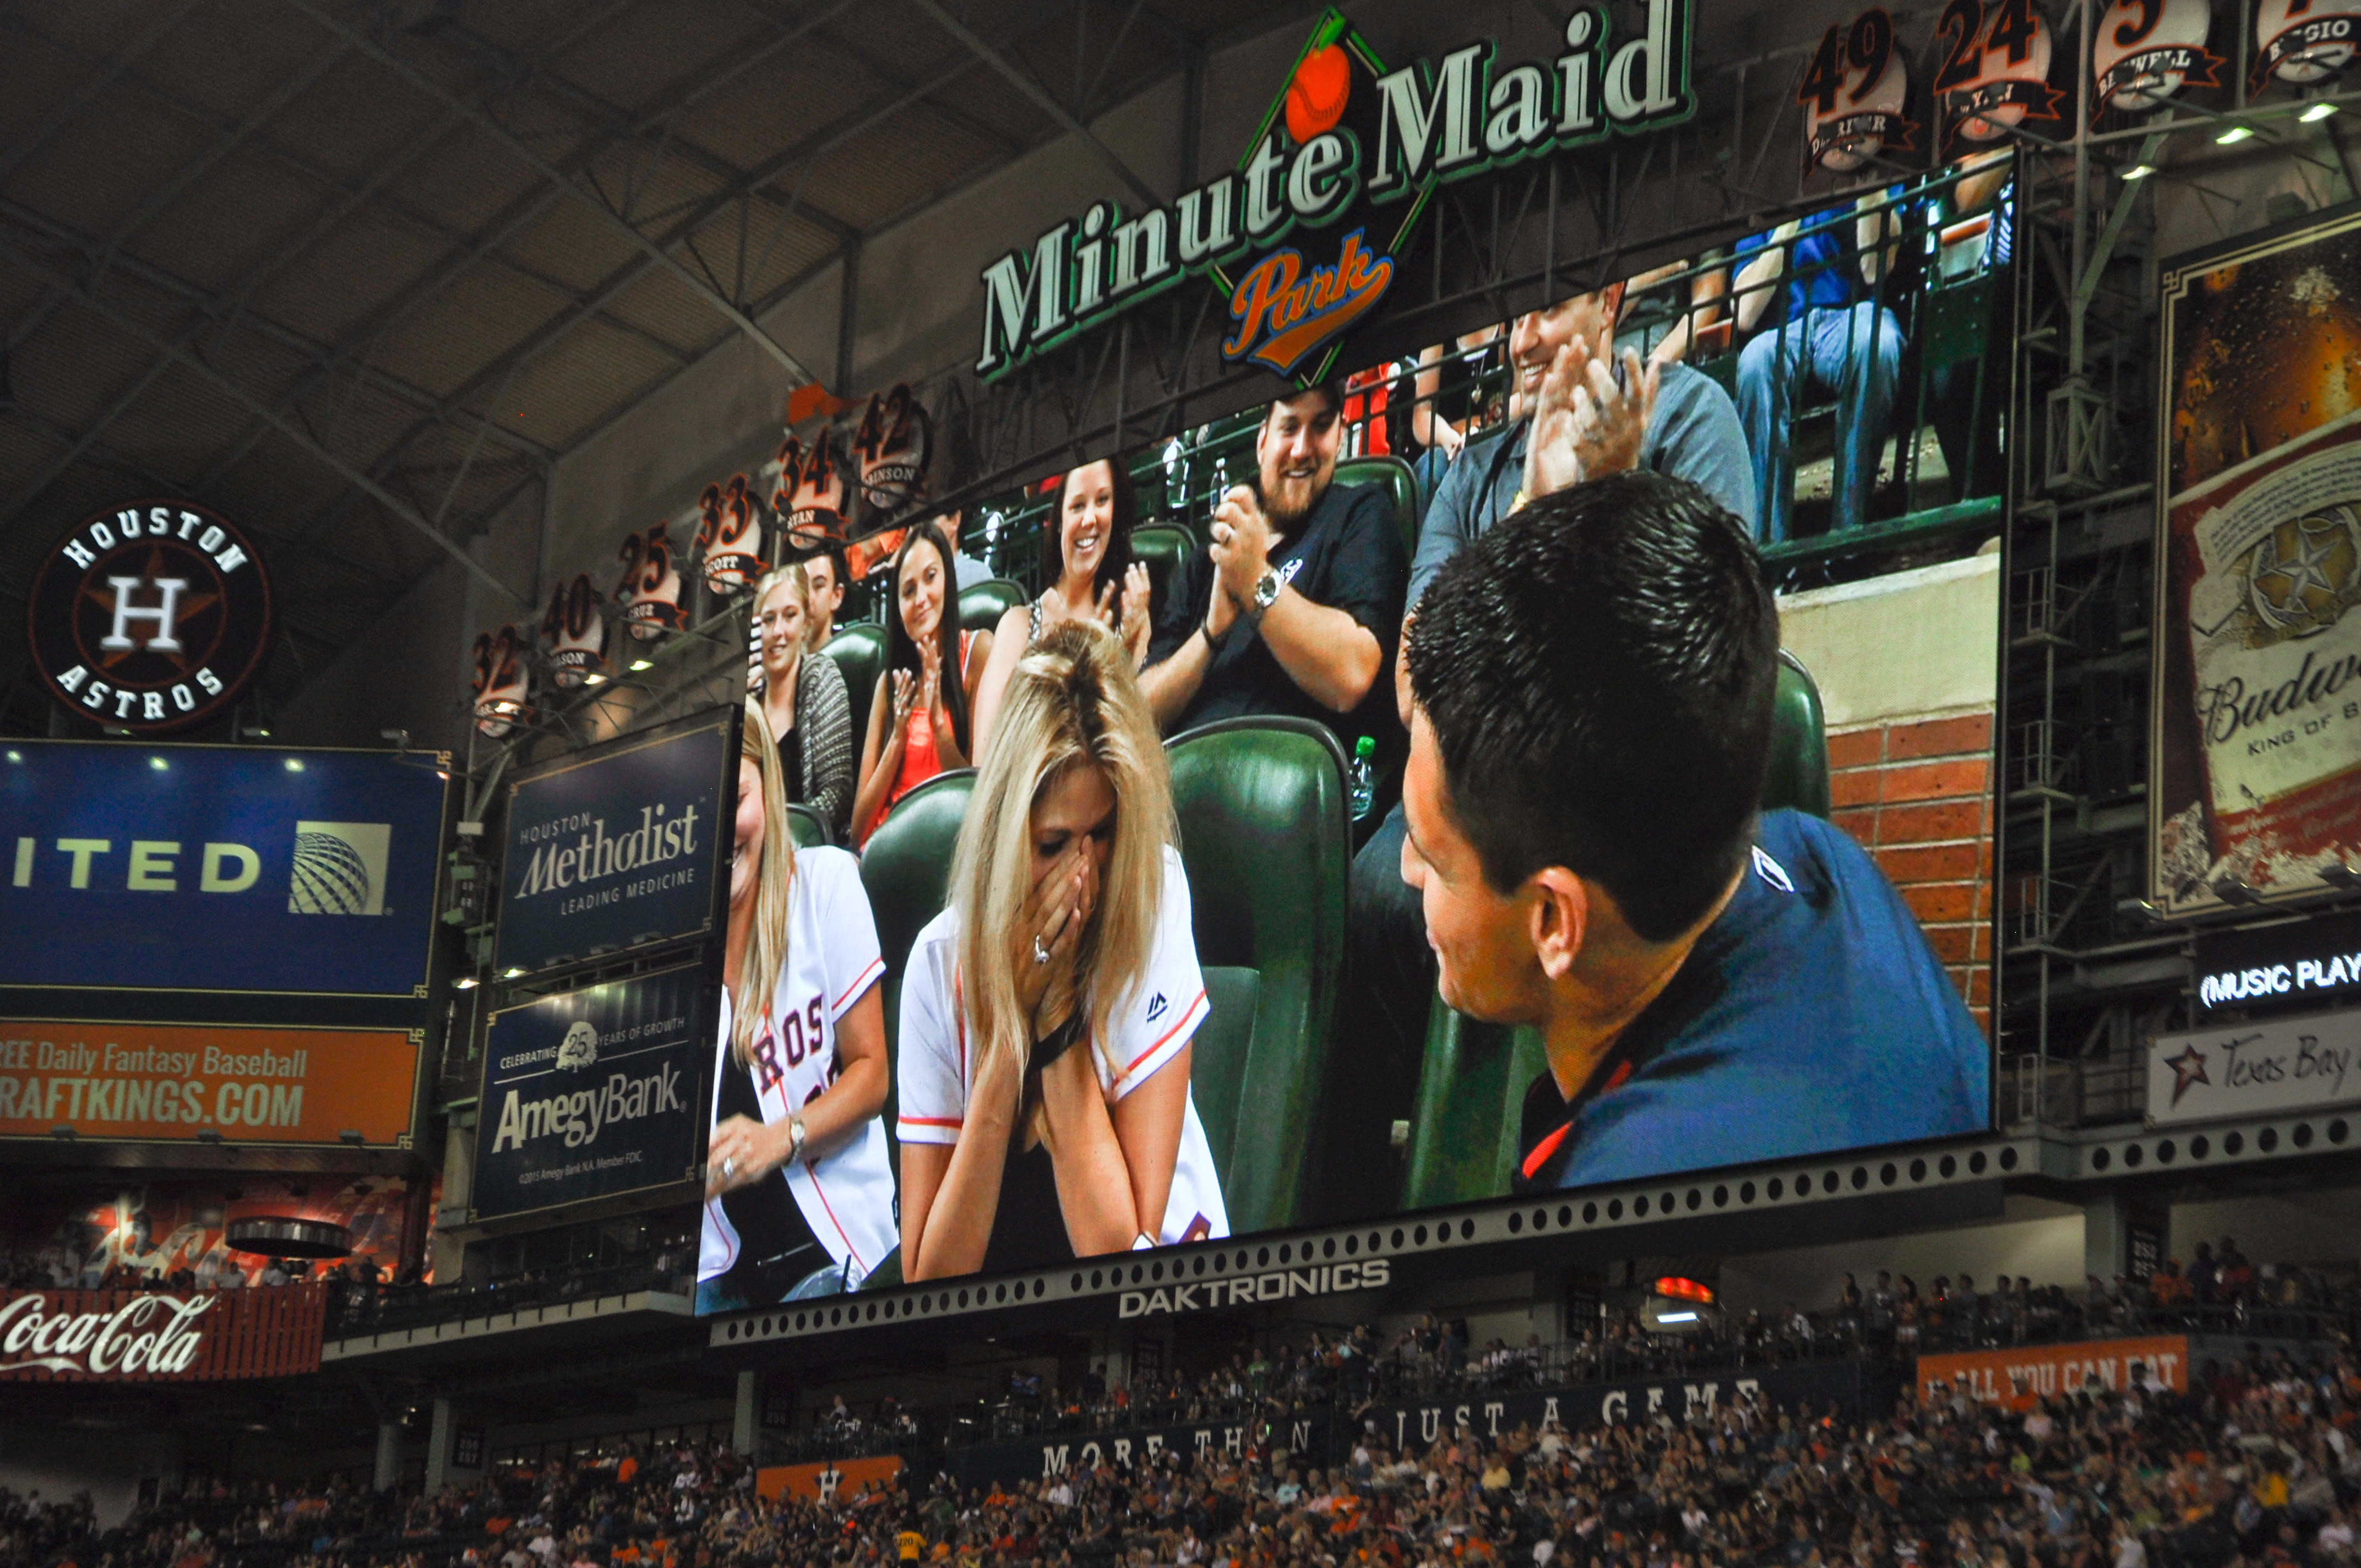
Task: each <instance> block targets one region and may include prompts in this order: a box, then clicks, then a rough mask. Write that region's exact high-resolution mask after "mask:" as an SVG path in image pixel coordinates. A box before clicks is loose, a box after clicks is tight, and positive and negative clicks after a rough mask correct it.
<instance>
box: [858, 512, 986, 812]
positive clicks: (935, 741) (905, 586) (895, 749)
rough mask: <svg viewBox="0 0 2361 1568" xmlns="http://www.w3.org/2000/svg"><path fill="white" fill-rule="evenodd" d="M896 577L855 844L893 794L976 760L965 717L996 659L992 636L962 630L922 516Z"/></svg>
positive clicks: (940, 550) (938, 546) (905, 544)
mask: <svg viewBox="0 0 2361 1568" xmlns="http://www.w3.org/2000/svg"><path fill="white" fill-rule="evenodd" d="M893 580H894V613H893V614H892V615H890V616H888V617H886V620H885V670H884V674H881V675H879V676H878V677H877V691H876V694H875V695H874V696H872V697H871V699H870V703H869V735H868V738H867V739H866V740H863V741H862V746H861V790H860V793H859V794H858V795H856V796H855V797H854V799H853V803H852V841H853V842H854V843H855V844H865V843H867V842H868V841H869V835H870V834H872V833H873V832H875V831H876V830H877V824H879V823H880V822H883V821H884V819H885V814H886V813H887V812H888V811H890V810H892V809H893V806H894V803H895V801H897V800H899V799H901V798H902V797H903V796H904V795H907V794H909V793H910V792H911V791H912V790H914V789H916V788H917V787H918V786H919V785H920V784H924V783H926V782H927V781H928V779H930V778H933V777H934V776H935V775H936V774H937V773H945V772H948V771H949V770H950V769H952V768H964V767H967V766H969V765H970V764H971V763H972V762H973V760H974V757H973V741H972V740H971V738H970V730H969V728H968V715H969V713H970V712H971V711H972V709H973V707H974V706H975V691H976V684H977V683H978V682H979V681H981V680H982V679H983V667H984V665H985V663H987V662H989V661H990V659H991V657H992V633H990V632H989V631H974V632H969V631H961V630H960V629H959V609H958V605H957V602H956V600H955V599H954V598H953V597H952V596H953V595H954V594H955V593H956V591H957V589H956V588H955V587H954V585H955V584H956V583H957V582H958V581H959V578H958V576H957V575H956V572H955V569H954V567H953V566H952V565H951V546H950V541H949V540H948V539H946V538H944V537H943V532H942V530H941V529H939V528H937V527H936V526H935V525H934V524H933V523H931V522H922V523H919V524H917V525H916V526H915V527H913V528H912V529H911V530H910V531H909V533H908V535H907V536H906V538H904V539H903V541H902V548H901V550H900V551H899V552H898V553H897V554H895V557H894V579H893ZM947 672H948V678H946V673H947ZM889 692H890V693H891V696H892V698H893V700H892V701H891V702H890V703H889V702H888V701H887V700H886V697H887V695H888V693H889Z"/></svg>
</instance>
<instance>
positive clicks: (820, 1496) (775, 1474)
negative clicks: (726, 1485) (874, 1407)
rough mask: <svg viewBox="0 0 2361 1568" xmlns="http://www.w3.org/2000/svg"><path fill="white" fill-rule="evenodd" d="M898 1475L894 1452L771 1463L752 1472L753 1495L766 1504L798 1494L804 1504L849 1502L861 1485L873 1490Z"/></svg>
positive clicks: (899, 1459)
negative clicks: (817, 1460)
mask: <svg viewBox="0 0 2361 1568" xmlns="http://www.w3.org/2000/svg"><path fill="white" fill-rule="evenodd" d="M900 1474H902V1456H901V1455H900V1454H898V1453H880V1454H869V1455H866V1456H863V1457H862V1458H859V1459H823V1460H821V1461H820V1462H819V1463H818V1464H773V1465H767V1466H765V1467H764V1468H763V1469H761V1470H757V1471H755V1472H754V1495H755V1496H756V1497H760V1498H762V1499H763V1501H764V1502H766V1503H775V1502H777V1501H778V1500H779V1499H780V1498H781V1497H801V1498H802V1499H803V1500H804V1501H805V1502H807V1503H836V1502H850V1501H851V1500H852V1498H853V1497H856V1496H858V1495H859V1494H860V1492H861V1491H862V1488H864V1487H866V1488H867V1489H868V1490H870V1491H875V1490H876V1489H877V1488H879V1487H880V1486H884V1485H885V1483H886V1482H888V1481H891V1480H892V1479H894V1477H895V1476H896V1475H900Z"/></svg>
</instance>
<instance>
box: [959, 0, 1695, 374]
mask: <svg viewBox="0 0 2361 1568" xmlns="http://www.w3.org/2000/svg"><path fill="white" fill-rule="evenodd" d="M1691 4H1692V0H1647V22H1646V26H1645V27H1644V28H1643V29H1642V31H1641V32H1640V33H1639V34H1637V35H1636V36H1633V37H1630V38H1623V39H1621V40H1620V41H1619V40H1617V39H1616V38H1614V37H1613V35H1612V28H1611V27H1610V25H1609V19H1608V15H1607V10H1606V8H1605V7H1604V6H1598V5H1593V6H1585V7H1583V8H1582V9H1580V10H1577V11H1576V12H1575V13H1574V15H1573V16H1570V17H1568V18H1567V19H1566V24H1565V53H1563V54H1560V55H1559V56H1557V57H1556V58H1555V59H1554V60H1547V61H1533V62H1530V63H1527V64H1523V65H1518V66H1512V67H1510V68H1509V69H1507V70H1499V69H1496V67H1495V62H1494V60H1493V55H1494V53H1495V52H1496V48H1497V46H1496V45H1495V44H1493V43H1492V42H1491V41H1490V40H1486V41H1484V42H1481V43H1474V44H1469V45H1468V46H1467V47H1466V48H1465V49H1455V50H1454V51H1453V52H1452V53H1450V54H1447V55H1445V56H1444V58H1443V60H1442V63H1441V64H1440V65H1435V64H1433V63H1430V62H1429V61H1426V60H1420V61H1418V62H1417V63H1415V64H1413V65H1409V66H1405V67H1403V68H1402V69H1401V70H1399V71H1388V70H1387V69H1386V68H1385V66H1384V65H1383V63H1382V62H1380V61H1379V60H1378V56H1377V54H1376V53H1375V51H1373V50H1372V49H1370V48H1369V46H1368V44H1367V42H1366V41H1365V40H1364V39H1363V38H1361V36H1360V34H1359V33H1358V32H1357V31H1356V30H1355V28H1354V27H1353V25H1352V24H1351V23H1350V22H1349V21H1347V20H1345V17H1344V16H1342V15H1341V14H1340V13H1338V12H1336V11H1334V10H1330V11H1329V12H1327V13H1326V14H1325V15H1323V16H1322V17H1321V18H1320V20H1319V22H1318V24H1317V25H1315V26H1314V27H1313V28H1312V35H1311V37H1310V38H1308V39H1307V40H1306V41H1305V43H1304V47H1303V51H1302V52H1301V54H1300V55H1298V56H1297V57H1296V61H1295V65H1294V67H1293V69H1292V70H1290V71H1289V73H1288V78H1287V82H1286V86H1285V87H1284V89H1283V90H1282V91H1281V92H1280V93H1279V97H1278V98H1277V100H1276V101H1274V102H1273V104H1271V107H1270V111H1269V113H1268V114H1267V115H1264V117H1263V123H1262V126H1261V128H1260V129H1259V130H1258V131H1257V133H1256V136H1255V140H1254V145H1253V147H1252V148H1250V149H1249V150H1248V152H1247V153H1246V156H1245V157H1244V158H1243V159H1239V161H1238V164H1237V167H1236V168H1235V169H1234V170H1230V171H1228V172H1226V173H1224V174H1223V175H1221V176H1220V177H1218V178H1216V179H1214V180H1212V181H1208V182H1207V183H1205V184H1203V185H1201V186H1199V187H1198V188H1197V189H1195V190H1193V191H1191V192H1188V193H1187V194H1185V195H1183V196H1182V197H1181V198H1180V200H1179V201H1177V202H1175V203H1172V204H1171V205H1170V206H1169V207H1157V208H1154V209H1152V210H1150V211H1148V212H1145V213H1140V214H1135V215H1132V216H1126V215H1125V214H1124V213H1123V211H1122V209H1121V208H1120V207H1118V206H1117V205H1116V204H1115V203H1113V202H1101V203H1097V204H1096V205H1094V206H1093V207H1092V208H1091V209H1090V210H1089V211H1088V212H1086V213H1084V214H1082V217H1081V218H1080V219H1079V220H1076V219H1068V220H1067V221H1066V222H1064V223H1061V224H1060V225H1058V226H1057V227H1055V228H1053V229H1050V230H1049V231H1048V232H1047V233H1045V234H1043V235H1042V236H1040V237H1039V238H1038V239H1037V240H1036V241H1035V242H1034V244H1033V246H1032V247H1031V248H1030V249H1029V250H1012V251H1010V252H1009V253H1008V254H1007V255H1005V256H1004V257H1002V258H1000V259H999V260H997V261H995V262H994V263H993V264H992V265H991V266H989V267H987V268H985V269H983V291H984V304H983V355H982V356H981V357H979V358H978V359H977V360H976V365H975V368H976V372H977V374H978V375H980V376H982V377H983V378H984V379H985V380H987V381H990V380H993V379H994V378H998V377H1000V376H1004V375H1005V374H1007V373H1008V372H1009V371H1010V370H1012V369H1015V368H1016V367H1017V366H1019V365H1022V364H1023V363H1025V361H1026V360H1027V359H1029V358H1031V357H1032V356H1034V355H1036V354H1038V353H1040V352H1041V351H1043V350H1045V349H1049V348H1052V347H1054V346H1056V345H1059V344H1060V343H1063V342H1065V341H1066V340H1067V339H1069V338H1071V337H1073V336H1074V335H1075V334H1078V333H1082V332H1084V331H1087V330H1089V329H1090V328H1092V327H1093V326H1096V325H1097V324H1099V323H1102V322H1104V321H1106V320H1107V319H1108V318H1110V317H1112V316H1114V315H1115V314H1116V313H1119V312H1122V311H1126V310H1128V309H1130V308H1131V307H1132V306H1134V305H1137V304H1138V303H1140V302H1142V301H1144V300H1148V299H1150V298H1153V297H1154V296H1155V295H1157V294H1160V293H1162V292H1163V291H1165V290H1167V289H1169V288H1171V287H1172V286H1173V285H1174V284H1176V283H1178V282H1180V280H1182V279H1183V278H1187V277H1191V276H1196V277H1202V278H1205V279H1207V280H1209V281H1211V282H1212V283H1213V285H1214V287H1216V288H1217V289H1219V290H1220V291H1221V292H1222V296H1223V298H1224V302H1226V304H1227V306H1228V309H1229V315H1230V328H1229V331H1228V332H1227V334H1225V335H1224V339H1223V342H1222V356H1223V357H1224V359H1226V360H1228V361H1230V362H1232V363H1234V364H1235V363H1239V362H1250V363H1253V364H1256V365H1259V366H1262V367H1265V368H1268V369H1270V370H1274V371H1277V372H1278V373H1279V374H1280V375H1282V376H1294V377H1298V378H1300V379H1301V380H1303V381H1306V382H1310V381H1313V380H1316V379H1318V378H1321V377H1322V376H1324V375H1325V374H1326V373H1327V371H1328V369H1329V368H1330V367H1332V366H1333V365H1334V361H1335V357H1336V354H1337V350H1338V347H1339V346H1340V345H1339V344H1338V336H1339V334H1342V333H1343V332H1345V329H1346V328H1348V327H1350V326H1352V325H1353V323H1356V322H1357V321H1359V320H1361V319H1362V318H1363V317H1365V316H1367V314H1368V313H1369V312H1370V311H1371V310H1373V309H1375V308H1376V306H1377V304H1378V301H1380V300H1382V299H1383V298H1385V295H1386V291H1387V290H1388V289H1389V288H1390V287H1391V286H1392V284H1393V281H1394V279H1395V277H1396V276H1397V275H1398V274H1399V273H1400V270H1401V265H1402V262H1401V258H1400V255H1399V253H1400V250H1401V249H1402V248H1403V247H1405V246H1406V245H1407V244H1409V243H1410V241H1411V236H1412V235H1413V234H1414V233H1415V231H1416V225H1417V224H1418V220H1419V217H1420V214H1422V213H1423V212H1424V211H1425V210H1426V204H1427V202H1428V201H1429V200H1430V199H1431V198H1432V197H1433V194H1434V190H1435V187H1436V186H1438V185H1440V184H1442V183H1444V181H1452V180H1465V179H1467V178H1469V177H1470V176H1473V175H1477V174H1484V173H1488V172H1490V171H1492V170H1499V169H1504V168H1506V167H1508V166H1509V165H1510V164H1512V163H1515V162H1517V161H1519V160H1520V159H1527V158H1534V157H1539V156H1542V155H1543V154H1546V153H1549V152H1552V151H1554V150H1556V149H1558V148H1574V147H1583V146H1587V145H1589V144H1592V143H1596V142H1599V141H1603V140H1605V139H1606V138H1607V137H1609V136H1612V135H1616V134H1619V133H1620V134H1621V135H1624V136H1643V135H1647V134H1650V133H1652V132H1654V131H1657V130H1661V129H1663V128H1664V127H1665V126H1672V125H1676V124H1678V123H1680V122H1681V121H1683V120H1686V119H1687V118H1688V117H1689V116H1690V115H1692V114H1694V113H1695V112H1696V107H1697V105H1696V101H1695V99H1694V98H1693V96H1692V95H1691V93H1690V91H1689V15H1690V6H1691Z"/></svg>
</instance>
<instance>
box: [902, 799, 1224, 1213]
mask: <svg viewBox="0 0 2361 1568" xmlns="http://www.w3.org/2000/svg"><path fill="white" fill-rule="evenodd" d="M958 966H959V916H958V913H957V912H956V911H955V910H950V909H946V910H944V911H943V912H942V913H941V914H940V915H938V916H935V918H934V919H933V920H931V921H929V922H928V924H927V927H926V928H925V929H924V930H922V931H920V932H919V933H918V939H917V941H916V942H914V943H912V944H911V948H910V962H909V968H908V970H907V971H906V973H905V975H904V977H903V981H902V1026H901V1031H900V1040H901V1065H900V1074H899V1077H900V1086H901V1091H902V1104H901V1110H900V1113H899V1116H898V1120H897V1123H896V1131H897V1132H898V1134H899V1135H900V1137H901V1139H902V1141H903V1142H904V1143H906V1144H956V1143H958V1142H959V1136H960V1128H961V1123H962V1122H963V1120H964V1118H965V1114H966V1111H967V1089H968V1030H967V1017H966V1013H965V1009H964V1007H961V1006H958V1005H956V1003H957V999H958V996H959V978H958V975H957V972H956V971H957V970H958ZM1205 1011H1206V1003H1205V977H1204V975H1203V973H1202V971H1200V970H1199V969H1198V967H1197V939H1196V936H1195V934H1194V932H1193V930H1192V928H1191V925H1190V912H1189V874H1188V872H1186V871H1184V870H1183V869H1182V868H1181V864H1180V854H1179V853H1178V852H1177V851H1176V850H1173V849H1172V848H1171V846H1170V845H1167V846H1166V847H1165V850H1164V905H1163V908H1162V909H1161V910H1160V911H1159V914H1158V916H1157V922H1156V938H1155V943H1154V946H1153V948H1151V949H1150V952H1149V956H1148V972H1147V973H1146V974H1145V975H1144V976H1142V977H1141V980H1140V982H1139V984H1138V986H1137V988H1136V989H1135V990H1134V991H1133V992H1132V993H1131V994H1130V995H1129V996H1127V997H1126V998H1124V999H1123V1001H1122V1003H1121V1004H1120V1005H1119V1006H1117V1007H1116V1009H1115V1019H1114V1025H1113V1027H1114V1032H1115V1038H1114V1039H1112V1040H1099V1039H1093V1040H1092V1041H1091V1042H1090V1050H1091V1065H1092V1066H1093V1067H1094V1068H1095V1069H1097V1070H1098V1079H1099V1088H1100V1090H1101V1091H1103V1092H1104V1094H1105V1095H1106V1102H1107V1104H1108V1106H1109V1107H1110V1108H1112V1107H1113V1106H1114V1105H1115V1103H1116V1102H1118V1101H1120V1100H1122V1099H1123V1098H1124V1096H1126V1095H1127V1094H1129V1093H1130V1092H1131V1091H1133V1090H1135V1089H1137V1088H1138V1087H1139V1086H1140V1085H1141V1084H1143V1083H1145V1082H1147V1081H1148V1080H1149V1079H1151V1078H1153V1077H1155V1076H1156V1074H1157V1072H1158V1070H1159V1069H1161V1068H1162V1067H1163V1066H1164V1065H1165V1064H1166V1063H1167V1062H1170V1060H1171V1059H1172V1058H1174V1057H1176V1056H1178V1055H1180V1050H1181V1047H1184V1046H1186V1045H1188V1044H1189V1042H1190V1041H1191V1039H1192V1038H1194V1037H1195V1036H1196V1032H1197V1025H1200V1024H1202V1023H1203V1022H1204V1019H1205ZM1228 1234H1230V1217H1229V1211H1228V1210H1227V1209H1226V1208H1224V1206H1223V1203H1222V1184H1221V1179H1220V1177H1219V1175H1218V1174H1217V1173H1216V1171H1215V1170H1214V1167H1213V1147H1212V1146H1211V1145H1209V1144H1208V1143H1207V1142H1206V1141H1205V1128H1204V1125H1203V1124H1202V1123H1201V1122H1199V1121H1198V1119H1197V1100H1196V1095H1195V1094H1194V1092H1193V1091H1192V1092H1191V1095H1190V1097H1189V1099H1188V1100H1187V1102H1186V1111H1185V1113H1184V1116H1183V1120H1182V1122H1181V1124H1180V1153H1179V1157H1178V1158H1177V1159H1176V1161H1175V1162H1174V1167H1173V1171H1172V1193H1171V1196H1170V1198H1169V1199H1167V1200H1166V1201H1165V1204H1164V1220H1163V1223H1162V1224H1161V1226H1160V1227H1159V1232H1158V1236H1157V1239H1158V1240H1159V1241H1160V1242H1163V1243H1166V1244H1167V1245H1170V1244H1175V1243H1179V1242H1184V1241H1201V1240H1203V1239H1205V1238H1207V1237H1212V1236H1226V1235H1228Z"/></svg>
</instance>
